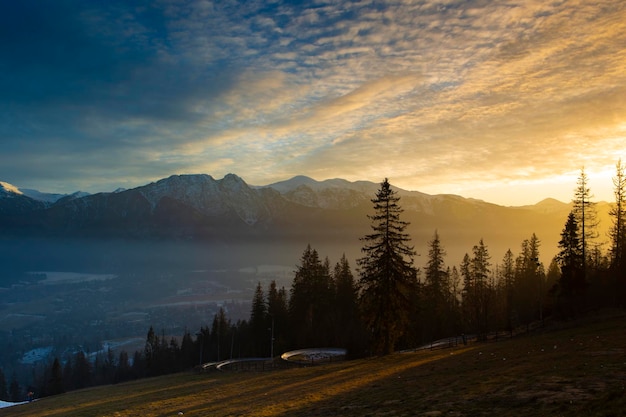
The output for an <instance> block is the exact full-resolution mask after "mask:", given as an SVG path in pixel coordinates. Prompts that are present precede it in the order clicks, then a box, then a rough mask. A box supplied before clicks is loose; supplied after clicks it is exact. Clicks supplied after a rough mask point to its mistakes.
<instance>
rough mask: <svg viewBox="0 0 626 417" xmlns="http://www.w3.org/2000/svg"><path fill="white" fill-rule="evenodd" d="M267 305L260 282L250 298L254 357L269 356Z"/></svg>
mask: <svg viewBox="0 0 626 417" xmlns="http://www.w3.org/2000/svg"><path fill="white" fill-rule="evenodd" d="M267 328H268V322H267V304H266V302H265V294H264V292H263V287H262V286H261V282H259V283H258V284H257V286H256V290H255V291H254V296H253V298H252V311H251V313H250V332H251V336H252V345H253V350H254V352H253V354H254V356H259V357H260V356H269V354H270V352H269V349H268V348H267V346H268V344H267V343H266V342H267Z"/></svg>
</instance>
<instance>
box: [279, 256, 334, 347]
mask: <svg viewBox="0 0 626 417" xmlns="http://www.w3.org/2000/svg"><path fill="white" fill-rule="evenodd" d="M333 299H334V284H333V282H332V278H331V276H330V265H329V262H328V260H327V259H326V260H325V261H324V262H322V261H321V260H320V258H319V255H318V253H317V251H316V250H315V249H312V248H311V246H310V245H308V246H307V248H306V249H305V251H304V253H303V254H302V259H301V265H300V266H299V267H298V269H297V271H296V274H295V277H294V279H293V282H292V285H291V297H290V298H289V317H290V320H291V332H292V337H294V344H295V346H296V347H299V348H302V347H315V346H325V345H328V344H329V342H330V339H331V338H332V311H331V307H332V306H331V303H332V300H333Z"/></svg>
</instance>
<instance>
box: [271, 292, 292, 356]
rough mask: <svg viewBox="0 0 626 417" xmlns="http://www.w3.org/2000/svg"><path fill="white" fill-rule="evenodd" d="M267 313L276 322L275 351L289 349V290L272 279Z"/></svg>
mask: <svg viewBox="0 0 626 417" xmlns="http://www.w3.org/2000/svg"><path fill="white" fill-rule="evenodd" d="M267 314H268V315H269V316H270V317H271V319H272V321H273V324H274V352H276V351H278V352H280V351H283V352H284V351H285V350H287V349H288V347H289V345H288V341H287V337H288V324H289V307H288V305H287V290H285V287H281V288H280V289H279V288H278V286H277V284H276V281H275V280H272V282H271V283H270V287H269V290H268V293H267Z"/></svg>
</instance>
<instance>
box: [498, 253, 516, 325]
mask: <svg viewBox="0 0 626 417" xmlns="http://www.w3.org/2000/svg"><path fill="white" fill-rule="evenodd" d="M500 280H501V281H502V287H503V290H504V314H505V315H506V317H505V318H504V322H505V323H506V329H507V330H509V331H513V327H514V326H516V325H517V312H516V311H515V306H514V305H513V297H514V283H515V261H514V260H513V252H511V249H508V250H507V251H506V253H505V254H504V258H502V267H501V268H500Z"/></svg>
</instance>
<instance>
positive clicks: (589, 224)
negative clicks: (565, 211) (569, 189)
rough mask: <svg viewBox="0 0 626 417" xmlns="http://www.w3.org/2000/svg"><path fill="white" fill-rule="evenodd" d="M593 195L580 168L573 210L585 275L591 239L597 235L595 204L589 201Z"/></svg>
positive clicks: (585, 273) (583, 170) (583, 171)
mask: <svg viewBox="0 0 626 417" xmlns="http://www.w3.org/2000/svg"><path fill="white" fill-rule="evenodd" d="M592 198H593V195H592V194H591V189H590V188H589V179H588V178H587V174H586V173H585V169H584V168H582V169H581V170H580V176H579V177H578V181H577V186H576V190H575V193H574V201H573V204H574V208H573V212H574V215H575V216H576V224H577V227H578V240H579V242H580V247H581V250H582V262H583V264H582V272H583V274H584V275H585V276H586V275H587V272H588V271H587V269H588V266H589V265H588V263H589V262H588V259H589V256H590V254H591V253H592V250H591V249H592V248H591V247H590V246H591V245H592V239H595V238H596V237H597V236H598V233H597V231H596V227H597V226H598V220H597V213H596V207H595V206H596V204H595V203H594V202H593V201H591V199H592Z"/></svg>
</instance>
